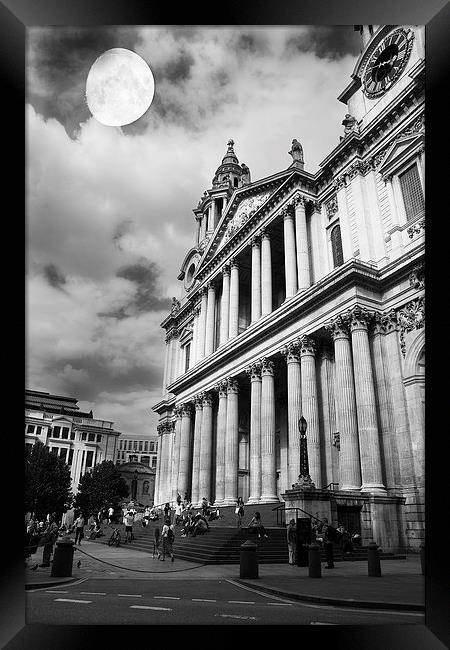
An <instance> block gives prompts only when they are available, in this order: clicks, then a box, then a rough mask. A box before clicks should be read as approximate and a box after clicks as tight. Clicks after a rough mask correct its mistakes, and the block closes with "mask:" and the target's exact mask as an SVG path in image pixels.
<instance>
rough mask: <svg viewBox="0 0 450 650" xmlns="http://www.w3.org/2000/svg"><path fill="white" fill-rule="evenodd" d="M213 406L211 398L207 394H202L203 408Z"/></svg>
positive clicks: (209, 394)
mask: <svg viewBox="0 0 450 650" xmlns="http://www.w3.org/2000/svg"><path fill="white" fill-rule="evenodd" d="M212 405H213V396H212V395H211V393H209V392H205V393H203V407H205V406H212Z"/></svg>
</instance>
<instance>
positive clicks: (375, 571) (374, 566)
mask: <svg viewBox="0 0 450 650" xmlns="http://www.w3.org/2000/svg"><path fill="white" fill-rule="evenodd" d="M367 569H368V575H369V576H370V577H372V578H379V577H380V576H381V565H380V556H379V555H378V545H377V544H375V542H370V544H369V545H368V547H367Z"/></svg>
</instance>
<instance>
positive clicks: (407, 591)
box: [25, 540, 425, 612]
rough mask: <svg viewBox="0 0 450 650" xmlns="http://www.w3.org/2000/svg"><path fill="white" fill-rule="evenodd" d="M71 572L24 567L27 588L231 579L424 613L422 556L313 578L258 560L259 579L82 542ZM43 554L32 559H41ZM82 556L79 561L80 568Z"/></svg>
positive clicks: (339, 566)
mask: <svg viewBox="0 0 450 650" xmlns="http://www.w3.org/2000/svg"><path fill="white" fill-rule="evenodd" d="M75 549H76V550H75V553H74V561H73V575H72V577H70V578H52V577H51V575H50V573H51V568H40V567H39V568H37V569H36V570H35V571H33V570H31V569H26V571H25V573H26V575H25V588H26V589H39V588H44V587H48V586H55V585H63V584H69V583H73V582H76V581H78V580H83V579H84V580H85V579H88V578H96V579H99V578H100V579H101V578H104V579H111V578H115V579H117V578H130V577H135V578H136V579H138V580H142V579H145V580H168V579H169V580H170V579H172V580H217V579H221V578H223V579H226V578H228V579H232V580H235V581H236V582H238V583H240V584H242V585H246V586H249V587H252V588H255V589H258V590H259V591H264V592H266V593H270V594H275V595H278V596H284V597H285V598H290V599H293V600H299V601H307V602H315V603H322V604H330V605H336V606H349V607H360V608H381V609H394V610H399V611H406V610H408V611H419V612H424V611H425V582H424V576H422V575H421V568H420V559H419V557H418V556H415V555H411V556H408V558H407V559H406V560H386V561H385V562H383V561H382V562H381V573H382V575H381V577H378V578H372V577H371V578H369V577H368V575H367V562H366V561H363V562H357V561H355V562H336V563H335V568H334V569H326V568H325V563H322V577H321V578H309V576H308V567H297V566H290V565H289V564H260V565H259V578H257V579H245V580H244V579H241V578H240V577H239V572H240V570H239V569H240V568H239V564H234V565H202V564H194V563H192V562H186V561H185V560H177V559H176V548H175V549H174V550H175V562H170V560H169V559H166V560H165V561H164V562H161V561H160V560H157V559H156V558H152V556H151V554H148V553H143V552H141V551H136V550H133V549H129V548H127V547H126V546H122V547H120V548H115V547H114V548H111V547H109V546H107V545H105V544H99V543H95V542H89V541H87V540H83V542H82V544H81V546H80V547H79V546H76V547H75ZM41 553H42V552H39V551H38V553H37V554H36V555H35V556H33V561H34V560H36V561H37V562H39V561H40V559H41ZM79 560H80V562H81V565H80V567H77V563H78V561H79Z"/></svg>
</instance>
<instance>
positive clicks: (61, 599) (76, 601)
mask: <svg viewBox="0 0 450 650" xmlns="http://www.w3.org/2000/svg"><path fill="white" fill-rule="evenodd" d="M55 602H56V603H58V602H59V603H92V600H75V599H73V598H55Z"/></svg>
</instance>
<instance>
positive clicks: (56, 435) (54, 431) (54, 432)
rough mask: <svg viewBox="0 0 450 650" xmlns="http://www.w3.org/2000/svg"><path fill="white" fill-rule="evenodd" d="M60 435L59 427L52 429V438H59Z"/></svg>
mask: <svg viewBox="0 0 450 650" xmlns="http://www.w3.org/2000/svg"><path fill="white" fill-rule="evenodd" d="M60 433H61V427H53V435H52V438H59V435H60Z"/></svg>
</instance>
